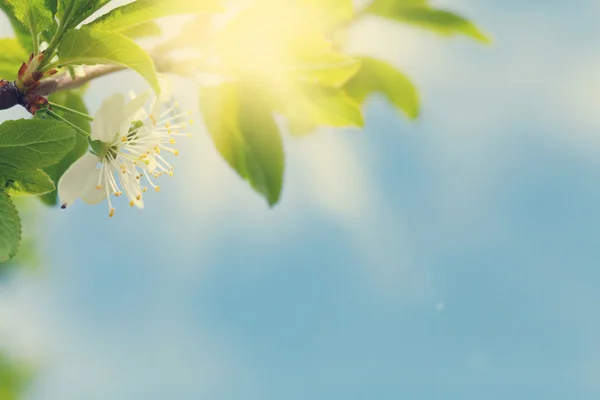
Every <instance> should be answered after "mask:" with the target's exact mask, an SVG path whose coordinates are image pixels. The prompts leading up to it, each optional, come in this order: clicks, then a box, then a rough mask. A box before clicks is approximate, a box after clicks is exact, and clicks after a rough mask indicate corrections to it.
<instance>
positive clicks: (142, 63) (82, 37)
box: [58, 29, 160, 93]
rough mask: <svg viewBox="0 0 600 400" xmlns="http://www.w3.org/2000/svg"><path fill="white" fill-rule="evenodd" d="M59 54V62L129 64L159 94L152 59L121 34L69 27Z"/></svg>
mask: <svg viewBox="0 0 600 400" xmlns="http://www.w3.org/2000/svg"><path fill="white" fill-rule="evenodd" d="M58 56H59V58H60V61H59V62H60V64H62V65H80V64H92V65H93V64H118V65H123V66H125V67H129V68H131V69H133V70H135V71H137V72H138V73H139V74H140V75H142V76H143V77H144V78H145V79H146V80H147V81H148V83H150V85H151V86H152V88H153V89H154V91H155V92H157V93H160V85H159V83H158V78H157V76H156V71H155V70H154V63H153V61H152V59H151V58H150V56H149V55H148V54H147V53H146V52H145V51H144V50H143V49H142V48H141V47H140V46H139V45H138V44H137V43H135V42H134V41H133V40H131V39H129V38H128V37H126V36H124V35H122V34H120V33H115V32H107V31H101V30H95V29H77V30H74V29H73V30H70V31H68V32H67V33H66V34H65V36H64V37H63V39H62V42H61V44H60V47H59V48H58Z"/></svg>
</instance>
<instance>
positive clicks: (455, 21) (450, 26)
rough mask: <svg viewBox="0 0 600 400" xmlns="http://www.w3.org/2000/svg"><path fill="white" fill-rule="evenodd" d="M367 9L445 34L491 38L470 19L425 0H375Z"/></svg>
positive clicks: (487, 40)
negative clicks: (433, 6) (430, 4)
mask: <svg viewBox="0 0 600 400" xmlns="http://www.w3.org/2000/svg"><path fill="white" fill-rule="evenodd" d="M366 11H367V12H368V13H370V14H374V15H377V16H380V17H384V18H389V19H392V20H395V21H399V22H403V23H407V24H411V25H415V26H420V27H422V28H425V29H427V30H430V31H433V32H436V33H438V34H441V35H444V36H451V35H457V34H460V35H465V36H470V37H472V38H474V39H476V40H478V41H480V42H483V43H489V41H490V40H489V38H488V37H487V36H486V35H485V34H484V33H483V32H481V31H480V30H479V28H477V26H476V25H475V24H474V23H472V22H471V21H469V20H468V19H466V18H464V17H461V16H460V15H458V14H455V13H453V12H450V11H446V10H439V9H435V8H432V7H430V6H429V5H428V4H427V2H426V1H424V0H375V1H373V3H371V4H370V5H369V7H368V8H367V9H366Z"/></svg>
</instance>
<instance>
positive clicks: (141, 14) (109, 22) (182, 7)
mask: <svg viewBox="0 0 600 400" xmlns="http://www.w3.org/2000/svg"><path fill="white" fill-rule="evenodd" d="M222 10H223V7H222V6H221V5H220V4H219V3H218V2H217V1H216V0H177V1H165V0H137V1H135V2H133V3H129V4H126V5H124V6H121V7H118V8H115V9H114V10H112V11H111V12H109V13H107V14H105V15H103V16H102V17H100V18H98V19H97V20H95V21H94V22H92V23H91V24H90V26H92V27H93V28H96V29H102V30H107V31H115V32H121V31H124V30H126V29H129V28H132V27H135V26H138V25H140V24H143V23H146V22H149V21H153V20H155V19H157V18H161V17H166V16H170V15H178V14H199V13H213V12H218V11H222Z"/></svg>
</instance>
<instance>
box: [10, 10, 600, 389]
mask: <svg viewBox="0 0 600 400" xmlns="http://www.w3.org/2000/svg"><path fill="white" fill-rule="evenodd" d="M437 4H440V5H444V6H447V7H449V8H452V9H455V10H457V11H460V12H463V13H464V14H466V15H468V16H470V17H472V18H473V19H474V20H475V21H477V22H478V23H479V25H480V26H482V27H483V28H484V30H485V31H487V32H489V33H490V34H491V36H492V37H493V38H494V45H493V46H491V47H489V48H486V47H483V46H479V45H477V44H475V43H472V42H470V41H468V40H466V39H460V38H457V39H451V40H444V39H440V38H438V37H434V36H431V35H429V34H427V33H423V32H420V31H417V30H412V29H403V28H397V27H393V26H392V25H387V24H381V23H375V22H366V23H365V24H363V26H361V27H360V28H359V30H357V33H356V35H355V36H356V37H355V39H354V43H353V46H354V47H355V48H356V51H360V52H363V53H369V54H378V55H387V58H388V59H390V60H392V61H394V62H395V63H396V64H397V65H398V66H399V67H402V68H403V70H404V71H406V72H407V74H409V75H410V76H411V77H412V78H413V79H414V81H415V82H416V83H417V84H418V86H419V88H420V90H421V93H422V97H423V104H424V110H423V115H422V118H421V119H420V121H418V122H417V123H409V122H407V121H406V120H405V119H404V118H403V117H402V116H401V115H399V114H398V113H397V112H396V111H395V110H393V109H391V108H390V107H389V106H387V105H386V104H385V103H384V102H383V101H381V100H380V99H375V100H373V101H372V102H370V103H369V105H368V107H367V111H366V117H367V127H366V129H365V130H364V131H358V130H348V131H339V130H338V131H323V132H320V133H319V134H317V135H314V136H310V137H306V138H303V139H290V138H288V139H286V143H285V145H286V152H287V171H286V180H285V191H284V195H283V198H282V201H281V203H280V205H279V206H278V207H276V208H275V209H274V210H269V209H267V207H266V206H265V204H264V203H263V201H262V200H261V199H260V198H259V197H258V196H257V195H255V194H254V193H253V192H252V191H251V190H250V189H249V188H248V187H247V186H246V185H245V184H244V183H242V182H241V181H240V180H239V179H238V178H237V177H236V176H235V174H233V173H232V172H231V171H230V170H229V168H228V167H227V166H226V165H225V163H224V162H223V161H221V160H220V159H219V157H218V155H217V154H216V151H215V150H214V148H213V146H212V144H211V142H210V140H209V139H208V138H207V136H206V135H205V134H204V133H203V132H202V131H201V129H200V128H199V127H198V128H197V129H198V132H197V135H196V136H195V138H193V139H191V141H190V145H189V146H185V148H184V149H183V150H184V151H182V157H181V158H180V159H179V160H178V161H179V163H178V164H176V165H177V170H178V174H177V175H176V176H175V178H173V179H171V180H169V181H165V184H163V185H162V186H163V190H162V191H161V193H160V194H151V195H149V196H147V200H146V210H145V211H142V212H140V211H137V210H132V209H129V207H127V205H126V204H124V203H123V204H120V205H119V208H118V209H117V214H116V216H115V218H113V219H108V218H107V217H106V208H105V207H103V206H98V207H89V206H86V205H84V204H81V203H79V204H77V205H76V206H73V207H72V208H70V209H69V210H67V211H61V210H50V211H46V212H44V213H43V214H42V215H43V219H42V220H43V223H42V224H41V226H40V227H39V234H40V235H43V237H44V241H43V242H42V243H41V245H42V255H43V259H44V263H43V264H44V266H43V269H42V271H40V272H38V273H31V272H26V273H22V274H17V275H15V276H14V277H12V279H10V280H8V281H5V282H2V283H1V284H0V346H2V347H3V348H6V349H7V350H8V351H10V352H11V353H13V354H15V355H17V356H19V357H22V358H24V359H25V360H30V361H32V362H34V363H36V364H37V365H38V366H39V377H38V378H39V379H38V380H37V382H36V385H35V386H34V387H33V388H32V392H31V394H30V397H29V398H30V399H44V400H71V399H73V400H76V399H77V400H79V399H86V400H87V399H89V400H95V399H102V400H105V399H111V400H121V399H122V400H129V399H214V400H229V399H244V400H253V399H256V400H259V399H260V400H265V399H286V400H295V399H298V400H300V399H302V400H304V399H346V400H353V399H411V400H419V399H426V400H432V399H452V400H453V399H457V400H458V399H460V400H480V399H486V400H495V399H498V400H499V399H502V400H504V399H508V398H512V399H536V398H544V399H597V398H599V396H600V342H599V340H598V338H599V337H600V317H599V316H598V315H599V314H598V304H600V290H598V288H599V287H600V268H599V262H598V261H599V260H600V212H599V211H598V210H599V208H598V205H599V204H600V158H599V157H598V155H599V154H600V130H599V127H600V113H599V112H598V110H597V107H598V98H599V97H598V95H599V94H600V52H599V51H598V49H600V46H599V45H600V25H598V23H597V21H598V16H599V15H600V3H599V2H598V1H597V0H588V1H585V0H574V1H571V2H566V1H546V2H544V3H543V4H541V3H540V2H522V1H514V0H511V1H505V2H498V1H491V0H485V1H484V0H446V1H443V2H442V1H439V2H437ZM0 32H1V33H2V34H4V35H10V29H9V28H8V26H7V25H6V21H5V20H4V19H2V20H1V21H0ZM175 83H176V86H177V88H178V93H179V94H180V96H181V98H182V101H181V102H182V103H184V104H185V103H187V104H188V106H189V107H190V108H192V109H194V110H195V109H197V100H196V97H197V93H195V91H191V92H189V91H186V89H187V88H188V85H186V83H185V82H178V81H176V82H175ZM131 85H133V88H134V89H136V90H143V89H144V88H145V87H144V82H143V81H142V80H141V78H139V77H137V76H136V75H134V74H129V73H123V74H119V75H115V76H112V77H109V78H106V79H104V80H102V81H101V82H98V83H96V84H94V85H93V86H92V87H91V89H90V90H89V92H88V95H87V97H86V102H87V104H88V106H89V108H90V109H91V110H96V109H97V107H98V106H99V104H100V102H101V101H102V99H103V98H104V97H106V96H107V95H109V94H111V93H112V91H114V88H123V90H125V91H126V90H127V89H129V87H130V86H131ZM22 115H23V114H22V113H21V112H20V111H11V113H10V115H9V113H5V114H3V117H5V116H10V117H11V118H14V117H17V116H22Z"/></svg>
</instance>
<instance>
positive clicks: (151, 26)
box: [121, 21, 162, 39]
mask: <svg viewBox="0 0 600 400" xmlns="http://www.w3.org/2000/svg"><path fill="white" fill-rule="evenodd" d="M161 33H162V30H161V29H160V26H158V24H156V22H152V21H151V22H145V23H143V24H140V25H136V26H134V27H131V28H127V29H123V30H122V31H121V34H123V35H125V36H127V37H128V38H130V39H141V38H147V37H156V36H160V35H161Z"/></svg>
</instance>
